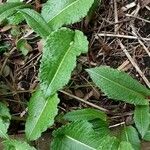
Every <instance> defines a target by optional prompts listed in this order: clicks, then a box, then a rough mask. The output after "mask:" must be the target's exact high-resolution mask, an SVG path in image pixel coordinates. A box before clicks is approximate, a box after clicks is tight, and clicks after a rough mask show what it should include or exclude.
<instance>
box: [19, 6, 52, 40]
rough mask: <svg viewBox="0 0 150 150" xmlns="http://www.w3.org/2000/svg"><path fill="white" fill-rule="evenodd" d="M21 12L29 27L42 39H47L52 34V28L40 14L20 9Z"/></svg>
mask: <svg viewBox="0 0 150 150" xmlns="http://www.w3.org/2000/svg"><path fill="white" fill-rule="evenodd" d="M19 12H20V13H21V14H22V15H23V17H24V18H25V19H26V21H27V23H28V25H29V26H30V27H31V28H32V29H33V30H34V31H35V32H36V33H38V34H39V35H40V36H41V37H42V38H44V39H46V38H47V36H48V35H49V34H50V33H51V28H50V27H49V26H48V24H47V23H46V21H45V20H44V19H43V17H42V16H41V15H40V14H39V13H38V12H36V11H34V10H32V9H27V8H26V9H20V10H19Z"/></svg>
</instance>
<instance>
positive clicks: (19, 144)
mask: <svg viewBox="0 0 150 150" xmlns="http://www.w3.org/2000/svg"><path fill="white" fill-rule="evenodd" d="M3 144H4V146H5V150H36V149H35V148H34V147H31V146H30V145H29V144H27V143H26V142H24V141H17V140H7V141H4V142H3Z"/></svg>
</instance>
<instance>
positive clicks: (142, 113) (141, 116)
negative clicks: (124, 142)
mask: <svg viewBox="0 0 150 150" xmlns="http://www.w3.org/2000/svg"><path fill="white" fill-rule="evenodd" d="M134 122H135V125H136V127H137V129H138V131H139V133H140V134H141V136H142V138H143V137H144V135H145V134H146V132H147V131H148V127H149V124H150V118H149V106H136V107H135V111H134Z"/></svg>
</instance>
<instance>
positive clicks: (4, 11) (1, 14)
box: [0, 2, 29, 22]
mask: <svg viewBox="0 0 150 150" xmlns="http://www.w3.org/2000/svg"><path fill="white" fill-rule="evenodd" d="M26 7H29V5H26V4H24V3H19V2H16V3H15V2H14V3H4V4H0V22H2V21H3V20H4V19H6V18H7V17H9V16H11V15H13V14H14V13H15V12H17V10H18V9H21V8H26Z"/></svg>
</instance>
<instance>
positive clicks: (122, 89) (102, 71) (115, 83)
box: [87, 66, 150, 105]
mask: <svg viewBox="0 0 150 150" xmlns="http://www.w3.org/2000/svg"><path fill="white" fill-rule="evenodd" d="M87 72H88V73H89V74H90V77H91V78H92V80H93V82H94V83H95V84H96V85H97V86H98V87H99V88H100V89H101V90H102V91H103V92H104V93H105V94H106V95H107V96H108V97H109V98H112V99H115V100H122V101H125V102H127V103H131V104H135V105H148V99H147V97H148V96H149V95H150V90H148V89H147V88H145V87H144V86H143V85H141V84H140V83H138V82H137V81H136V80H134V79H133V78H131V77H130V76H129V75H127V74H126V73H124V72H121V71H119V70H117V69H112V68H110V67H106V66H103V67H96V68H93V69H87Z"/></svg>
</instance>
